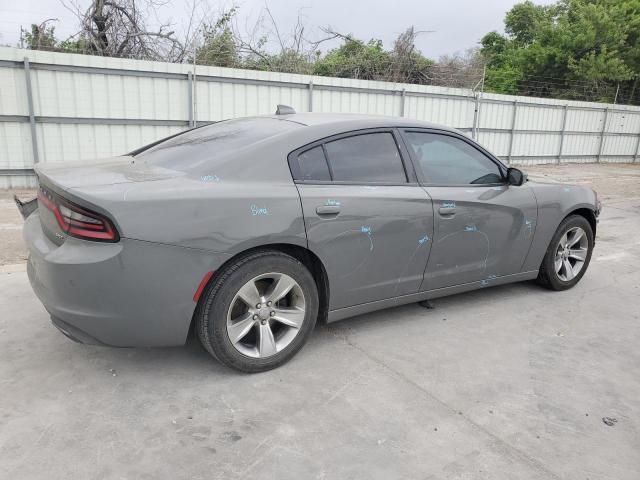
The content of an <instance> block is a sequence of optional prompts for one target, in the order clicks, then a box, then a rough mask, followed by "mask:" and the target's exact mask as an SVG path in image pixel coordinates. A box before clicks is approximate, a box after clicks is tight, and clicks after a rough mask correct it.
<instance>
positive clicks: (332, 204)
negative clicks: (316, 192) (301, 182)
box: [324, 198, 340, 207]
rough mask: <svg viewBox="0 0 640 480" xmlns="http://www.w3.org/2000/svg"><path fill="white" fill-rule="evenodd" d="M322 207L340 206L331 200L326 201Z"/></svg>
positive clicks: (337, 202)
mask: <svg viewBox="0 0 640 480" xmlns="http://www.w3.org/2000/svg"><path fill="white" fill-rule="evenodd" d="M324 205H325V206H326V207H339V206H340V202H339V201H337V200H332V199H330V198H329V199H327V201H326V202H324Z"/></svg>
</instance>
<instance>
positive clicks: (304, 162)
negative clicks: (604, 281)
mask: <svg viewBox="0 0 640 480" xmlns="http://www.w3.org/2000/svg"><path fill="white" fill-rule="evenodd" d="M298 164H299V165H300V174H301V178H300V180H307V181H312V180H318V181H331V175H330V174H329V167H328V165H327V160H326V158H325V157H324V151H323V150H322V147H321V146H319V147H313V148H312V149H310V150H307V151H305V152H302V153H301V154H300V155H298Z"/></svg>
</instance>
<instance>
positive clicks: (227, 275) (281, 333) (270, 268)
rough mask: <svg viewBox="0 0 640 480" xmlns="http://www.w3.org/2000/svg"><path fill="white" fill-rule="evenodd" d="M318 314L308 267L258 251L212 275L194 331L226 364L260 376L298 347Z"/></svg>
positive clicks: (313, 282) (301, 344) (271, 253)
mask: <svg viewBox="0 0 640 480" xmlns="http://www.w3.org/2000/svg"><path fill="white" fill-rule="evenodd" d="M317 315H318V292H317V288H316V284H315V281H314V279H313V277H312V276H311V274H310V273H309V271H308V270H307V268H306V267H305V266H304V265H303V264H302V263H300V262H299V261H298V260H296V259H295V258H293V257H290V256H289V255H286V254H284V253H281V252H277V251H262V252H255V253H252V254H249V255H247V256H244V257H241V258H239V259H238V260H237V261H236V262H234V263H233V264H232V265H230V266H228V267H227V268H225V269H224V270H223V271H222V272H219V274H218V275H216V277H215V279H214V280H213V282H212V283H211V284H210V285H209V287H208V288H207V290H206V293H205V295H204V298H203V300H202V301H201V304H200V305H199V306H198V311H197V312H196V331H197V332H198V336H199V338H200V341H201V342H202V344H203V345H204V347H205V348H206V349H207V350H208V351H209V353H211V354H212V355H213V356H214V357H216V358H217V359H218V360H220V361H221V362H222V363H224V364H225V365H228V366H230V367H232V368H235V369H238V370H241V371H243V372H261V371H265V370H269V369H272V368H275V367H278V366H280V365H282V364H283V363H285V362H287V361H288V360H289V359H290V358H291V357H293V356H294V355H295V354H296V353H297V352H298V351H299V350H300V349H301V348H302V346H303V345H304V344H305V342H306V341H307V339H308V337H309V335H310V334H311V332H312V331H313V327H314V325H315V322H316V318H317Z"/></svg>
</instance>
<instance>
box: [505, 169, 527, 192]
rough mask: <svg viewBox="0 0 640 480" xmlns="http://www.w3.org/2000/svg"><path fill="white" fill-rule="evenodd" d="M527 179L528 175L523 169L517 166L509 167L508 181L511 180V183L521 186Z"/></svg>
mask: <svg viewBox="0 0 640 480" xmlns="http://www.w3.org/2000/svg"><path fill="white" fill-rule="evenodd" d="M525 180H526V176H525V174H524V173H522V171H521V170H518V169H517V168H509V169H508V170H507V181H508V182H509V185H514V186H516V187H519V186H520V185H522V184H523V183H524V182H525Z"/></svg>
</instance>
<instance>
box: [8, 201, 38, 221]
mask: <svg viewBox="0 0 640 480" xmlns="http://www.w3.org/2000/svg"><path fill="white" fill-rule="evenodd" d="M13 200H14V201H15V202H16V206H17V207H18V210H19V211H20V215H22V218H23V219H25V220H26V219H27V218H28V217H29V215H31V214H32V213H33V212H35V211H36V210H37V209H38V197H36V198H32V199H31V200H27V201H25V202H23V201H22V200H20V199H19V198H18V196H17V195H14V196H13Z"/></svg>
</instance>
